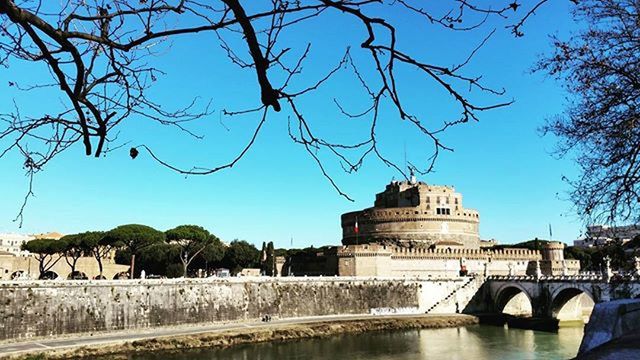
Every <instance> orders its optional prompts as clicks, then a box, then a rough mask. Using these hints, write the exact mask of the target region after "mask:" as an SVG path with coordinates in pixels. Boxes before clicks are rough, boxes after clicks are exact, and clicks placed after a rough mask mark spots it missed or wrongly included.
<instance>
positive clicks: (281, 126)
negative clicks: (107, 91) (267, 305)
mask: <svg viewBox="0 0 640 360" xmlns="http://www.w3.org/2000/svg"><path fill="white" fill-rule="evenodd" d="M570 6H571V5H570V2H551V4H549V5H548V6H546V7H544V8H543V9H541V10H540V11H539V12H538V14H537V15H536V16H535V17H533V18H532V19H531V20H530V21H529V22H528V23H527V26H526V27H525V28H524V30H525V33H526V36H525V37H524V38H521V39H516V38H514V37H513V36H512V35H511V34H510V33H509V31H508V30H506V29H504V28H503V26H504V24H505V23H496V24H494V25H491V24H490V26H488V27H486V28H485V29H484V30H483V31H480V32H478V33H477V34H476V35H472V36H470V35H468V34H451V33H450V32H443V31H441V30H438V29H436V28H434V27H431V26H426V25H425V24H424V22H422V21H419V19H416V18H414V17H405V15H400V14H399V13H398V14H395V13H392V14H390V16H391V17H393V18H394V19H395V20H398V21H399V22H398V31H399V33H400V35H399V36H400V38H401V42H400V45H401V46H402V47H403V48H404V49H407V51H409V52H411V53H412V54H416V55H417V56H420V57H421V58H424V59H428V60H430V61H434V62H439V63H442V64H443V65H451V64H455V63H458V62H460V61H461V60H463V59H464V58H465V57H466V54H467V53H468V51H470V50H471V49H473V47H474V46H475V45H476V44H477V43H478V42H479V41H480V40H481V39H482V37H483V36H484V35H486V34H487V33H488V32H489V31H490V30H491V29H492V28H493V27H496V28H497V32H496V34H495V35H494V36H493V37H492V38H491V40H490V41H489V42H488V43H487V45H486V46H485V47H484V48H483V49H481V51H480V52H479V53H478V54H477V55H476V57H475V58H474V59H473V61H472V63H471V64H469V66H468V67H467V73H468V74H482V75H483V78H484V79H485V80H486V82H487V83H488V84H489V85H492V86H495V87H498V88H501V87H504V88H505V89H506V90H507V95H506V96H505V97H504V98H503V99H502V100H507V101H508V100H511V99H514V100H515V103H514V104H513V105H511V106H509V107H506V108H502V109H498V110H493V111H490V112H485V113H482V114H481V116H480V119H481V121H480V122H478V123H470V124H466V125H464V126H461V127H457V128H454V129H452V130H450V131H449V132H447V133H446V135H445V136H444V137H443V140H444V141H445V142H446V144H447V145H448V146H451V147H453V148H454V149H455V151H454V152H452V153H445V154H442V155H441V156H440V158H439V159H438V162H437V166H436V171H435V172H434V173H432V174H429V175H427V176H424V177H421V180H423V181H426V182H428V183H433V184H446V185H454V186H455V187H456V189H457V190H458V191H459V192H461V193H462V194H463V196H464V205H465V206H466V207H470V208H475V209H477V210H478V211H479V212H480V214H481V226H480V231H481V236H482V238H485V239H489V238H495V239H497V240H498V241H499V242H501V243H514V242H518V241H521V240H526V239H531V238H533V237H543V238H547V237H548V226H549V224H551V225H552V227H553V237H554V239H557V240H562V241H565V242H571V241H572V240H573V239H575V238H577V237H578V236H579V235H580V233H581V230H582V227H583V226H582V223H581V222H580V221H579V219H577V218H576V217H575V216H574V215H573V212H572V210H571V203H570V202H569V201H567V200H565V199H564V198H565V197H566V195H565V193H566V191H567V190H568V188H567V185H566V184H564V183H563V181H562V180H561V177H562V175H568V176H575V174H576V169H575V167H574V165H573V163H572V162H571V159H561V160H558V159H556V158H554V157H553V156H552V155H551V151H552V149H553V147H554V143H555V141H556V140H555V139H553V138H551V137H544V138H542V137H541V136H540V134H539V133H538V131H537V129H538V128H539V127H540V126H541V125H542V124H543V123H544V121H545V119H546V118H548V117H550V116H553V115H555V114H558V113H561V112H562V109H563V103H564V101H565V97H566V96H567V95H566V94H565V93H564V92H563V90H562V88H561V87H560V84H558V83H557V82H555V81H554V80H553V79H549V78H545V76H544V75H542V74H531V73H530V69H531V68H532V67H533V65H534V64H535V61H536V59H537V58H538V56H539V55H540V54H542V53H544V52H545V51H548V50H549V44H550V41H549V38H548V36H549V35H550V34H559V35H560V36H566V35H567V34H568V32H569V31H571V30H572V28H573V27H574V26H575V25H574V24H573V23H572V20H571V17H570V14H569V8H570ZM328 19H329V21H330V22H331V26H326V23H321V22H312V23H310V24H308V25H305V26H302V27H301V28H299V29H297V30H296V31H295V32H294V33H291V34H289V35H287V37H286V40H287V41H289V42H290V44H292V47H293V52H294V53H295V51H300V49H303V48H304V45H305V44H306V43H307V42H312V43H313V45H312V61H310V63H309V64H307V66H306V67H305V76H307V79H309V78H314V77H315V78H317V77H318V76H320V75H321V74H323V73H324V72H325V71H327V70H328V69H330V68H331V67H332V66H333V65H335V63H336V62H337V61H339V59H340V57H341V54H342V53H341V51H343V50H344V46H346V44H348V43H352V44H356V45H357V44H359V43H360V42H361V41H362V39H363V33H362V31H361V29H360V28H359V27H355V26H354V25H353V23H351V22H347V21H343V20H341V19H340V18H339V17H336V16H333V15H330V17H329V18H328ZM325 21H327V20H325ZM492 26H493V27H492ZM194 49H196V50H195V51H194ZM204 50H208V51H204ZM354 57H355V58H356V59H358V60H359V61H360V60H362V61H365V60H364V59H365V57H364V56H363V54H362V52H361V50H360V49H358V48H357V47H356V48H354ZM156 61H158V63H157V65H158V66H159V67H161V68H162V69H163V70H165V71H166V72H167V75H166V76H163V77H162V78H161V79H160V81H159V82H158V84H157V86H156V87H155V88H154V89H153V93H152V95H153V96H154V98H155V99H156V100H157V101H159V102H161V103H162V104H163V105H166V106H167V107H169V108H170V107H179V106H180V105H183V104H186V103H188V102H189V101H190V99H191V98H193V97H194V96H198V97H200V98H201V99H202V100H201V101H202V102H206V101H208V100H209V99H210V100H211V101H212V105H213V108H214V110H215V112H214V113H213V115H211V116H210V117H208V118H206V119H203V120H201V121H199V122H198V123H196V124H193V125H192V126H191V129H195V130H196V131H198V132H199V133H202V134H204V135H205V139H204V140H203V141H196V140H194V139H191V138H189V137H187V136H184V135H182V134H180V133H179V132H177V131H176V130H175V129H170V128H166V127H162V126H159V125H157V124H153V123H150V122H149V121H147V120H144V119H140V118H136V117H132V118H130V119H127V122H126V123H125V124H124V125H123V126H122V127H121V128H120V135H119V141H121V142H127V141H130V142H131V144H133V145H137V144H142V143H144V144H148V145H149V146H151V147H152V148H153V149H154V150H156V152H157V153H158V154H159V155H160V156H162V157H163V158H166V159H168V160H170V161H173V162H174V163H177V164H179V165H182V166H183V167H185V168H189V167H191V166H193V165H202V166H206V165H210V166H215V165H217V164H220V163H222V162H224V161H226V160H227V159H230V158H232V157H233V156H234V154H235V153H237V151H238V150H239V149H240V148H241V147H242V146H243V145H244V143H245V142H246V141H247V139H248V138H249V136H250V135H251V129H252V128H251V126H254V125H255V124H256V123H257V121H258V119H257V118H256V116H243V117H235V118H227V117H224V116H222V115H221V113H220V111H221V109H223V108H224V109H239V108H242V107H250V106H251V105H255V104H256V102H257V101H258V96H259V93H258V90H257V88H256V85H255V76H254V74H253V73H252V72H251V71H241V70H238V69H237V68H235V67H234V66H232V65H230V64H229V62H228V61H227V59H226V58H225V57H224V54H223V53H222V52H221V50H220V48H219V47H218V45H217V41H216V40H215V39H214V38H212V37H211V36H206V37H205V36H199V37H192V38H188V39H184V40H181V41H180V42H175V43H174V44H173V46H172V49H171V51H170V52H169V53H168V54H167V55H166V56H163V57H162V58H159V59H157V60H156ZM11 65H12V66H11V67H10V68H9V69H2V70H1V71H0V93H2V94H3V96H1V97H0V109H1V110H2V112H6V111H9V110H11V109H12V107H13V105H12V102H13V101H16V103H17V104H18V105H19V106H20V107H21V108H22V109H23V112H27V113H31V114H33V115H37V114H41V113H43V112H45V113H46V112H48V111H50V110H49V109H50V107H51V106H56V104H57V103H58V101H59V98H60V95H59V94H56V93H51V92H41V93H22V92H15V90H14V89H13V88H10V87H9V86H8V85H7V84H8V81H9V80H12V81H16V80H17V81H18V82H19V83H24V84H27V83H29V80H32V79H38V78H40V77H42V76H47V73H46V70H44V69H42V68H38V67H32V66H24V65H21V64H20V63H18V62H16V61H14V62H12V64H11ZM418 75H419V74H416V72H415V71H411V70H408V71H400V72H399V80H400V82H401V91H402V94H403V96H404V99H405V104H406V106H407V107H409V108H410V109H412V111H414V112H415V113H416V114H417V115H419V116H420V117H421V119H423V120H424V121H434V122H437V121H440V120H441V119H443V118H450V116H451V115H452V114H455V113H454V112H452V111H454V110H455V109H453V103H452V102H451V100H450V98H449V97H448V96H447V95H446V94H443V93H442V91H441V89H439V88H437V87H436V86H435V85H434V84H433V83H431V82H429V81H426V80H421V79H420V77H419V76H418ZM359 91H361V89H359V88H358V87H357V86H355V85H354V84H353V82H352V81H348V80H347V77H346V76H345V75H342V74H339V75H338V76H336V78H334V79H333V80H331V81H329V82H328V83H327V84H326V86H325V87H323V88H322V89H320V90H319V91H318V92H317V93H316V94H314V96H308V97H305V98H302V99H301V100H300V104H301V106H302V107H303V109H304V111H305V114H306V115H307V116H308V118H309V119H310V120H311V122H312V123H313V124H314V126H315V129H317V131H318V133H319V134H323V135H331V136H334V137H337V138H338V139H346V140H354V139H358V138H359V135H361V134H362V131H363V130H362V129H364V127H363V126H364V124H361V123H357V122H354V123H345V122H344V119H342V118H339V117H337V116H336V109H335V106H331V105H332V104H333V103H332V101H331V99H332V98H333V97H334V96H337V97H339V98H340V99H341V101H342V103H343V104H346V105H347V106H349V107H350V108H352V109H358V108H361V107H362V106H363V105H364V103H363V102H362V101H361V97H360V96H358V94H361V93H359ZM469 96H470V97H471V98H472V99H474V100H476V101H477V102H478V103H487V102H490V101H496V100H497V101H500V99H495V98H490V97H487V96H486V95H484V94H481V93H477V92H474V93H471V94H470V95H469ZM452 109H453V110H452ZM286 115H287V114H272V116H270V117H269V122H268V123H267V124H266V127H265V129H264V132H263V133H262V134H261V136H260V137H259V138H258V140H257V142H256V143H255V145H254V147H253V149H252V150H251V151H250V152H249V153H248V154H247V156H246V157H245V158H244V159H242V160H241V162H240V163H238V165H237V166H236V167H234V168H233V169H231V170H227V171H223V172H220V173H217V174H213V175H209V176H205V177H195V176H191V177H184V176H181V175H179V174H176V173H173V172H171V171H169V170H167V169H165V168H162V167H160V166H159V165H158V164H156V163H155V162H153V161H152V160H151V159H149V157H148V156H145V154H144V153H143V154H141V156H140V157H139V158H138V159H136V160H135V161H132V160H131V159H130V158H129V157H128V147H124V148H123V149H121V150H119V151H115V152H113V153H111V154H109V156H107V157H104V158H100V159H94V158H87V157H85V156H84V155H83V149H82V148H81V147H74V148H72V149H70V151H67V152H66V153H64V154H62V155H60V156H59V157H58V158H56V159H55V160H54V161H52V162H51V163H50V164H49V165H48V166H47V168H46V169H45V171H44V172H42V173H40V174H38V176H37V177H36V179H35V183H34V191H35V195H36V196H35V198H32V199H31V200H30V201H29V205H28V207H27V209H26V212H25V220H24V225H23V227H22V229H19V228H18V227H17V224H16V223H14V222H13V221H12V220H13V218H14V217H15V215H16V213H17V211H18V208H19V206H20V204H21V201H22V198H23V196H24V193H25V191H26V189H27V179H26V178H25V177H24V173H23V171H22V170H21V159H20V157H19V156H17V154H10V155H9V156H7V157H5V158H4V159H2V160H0V174H1V176H0V179H1V180H0V232H5V231H11V232H26V233H36V232H46V231H59V232H62V233H72V232H78V231H85V230H94V229H95V230H108V229H110V228H112V227H115V226H117V225H120V224H126V223H143V224H148V225H151V226H154V227H156V228H158V229H161V230H165V229H168V228H171V227H173V226H176V225H179V224H184V223H193V224H199V225H202V226H204V227H206V228H208V229H209V230H210V231H211V232H213V233H215V234H217V235H218V236H219V237H220V238H222V239H224V240H226V241H230V240H233V239H235V238H239V239H246V240H248V241H250V242H253V243H255V244H260V243H262V241H274V243H275V244H276V246H288V245H289V242H290V238H291V237H293V238H294V246H296V247H302V246H309V245H314V246H320V245H325V244H339V242H340V236H341V229H340V214H342V213H344V212H347V211H353V210H357V209H361V208H364V207H368V206H371V205H372V204H373V200H374V197H375V193H377V192H380V191H382V190H383V189H384V186H385V185H386V184H387V183H388V182H389V181H390V180H391V179H392V178H393V177H394V176H395V177H396V178H397V177H398V174H397V173H395V172H394V171H393V170H392V169H390V168H387V167H386V166H384V165H383V164H381V163H380V162H379V161H377V160H374V159H373V158H371V159H370V160H368V161H367V162H365V164H364V166H363V168H362V170H361V171H360V172H358V173H357V174H355V175H347V174H344V173H342V172H341V170H340V168H339V167H338V165H337V164H336V163H335V161H332V160H331V159H330V158H329V157H326V159H327V166H328V169H329V170H330V172H331V174H332V175H333V176H334V178H335V180H336V182H337V183H338V184H339V185H340V186H341V187H342V189H343V190H344V191H345V192H347V193H348V194H349V195H350V196H351V197H352V198H353V199H354V200H355V202H349V201H347V200H345V199H344V198H342V197H340V196H339V195H338V194H337V193H336V192H335V190H334V189H333V188H332V187H331V186H330V184H329V183H328V182H327V181H326V180H325V179H324V178H323V177H322V175H321V173H320V171H319V169H318V168H317V166H316V165H315V163H314V162H313V159H312V158H310V157H309V156H308V155H307V154H305V152H304V150H303V149H302V148H300V147H299V146H298V145H295V144H293V143H292V142H291V141H290V140H289V137H288V134H287V117H286ZM223 124H224V125H223ZM379 133H380V137H381V145H382V146H383V149H384V151H385V154H386V155H388V156H389V157H391V158H393V159H394V160H396V161H398V162H400V163H402V162H403V158H404V148H405V146H406V148H407V153H408V157H409V159H410V160H411V161H412V162H414V163H422V164H424V163H425V159H426V157H427V156H428V155H429V154H430V150H431V148H430V146H429V144H424V143H422V142H421V140H420V137H418V136H417V134H416V132H415V131H413V130H411V128H410V127H409V126H408V125H407V124H406V123H403V122H401V121H400V120H398V118H397V116H395V113H394V112H393V111H391V110H388V109H387V110H385V111H383V112H382V120H381V125H380V129H379Z"/></svg>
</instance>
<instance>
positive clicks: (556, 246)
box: [542, 241, 564, 261]
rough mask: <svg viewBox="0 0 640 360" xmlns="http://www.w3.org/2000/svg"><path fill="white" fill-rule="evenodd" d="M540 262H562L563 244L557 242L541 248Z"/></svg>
mask: <svg viewBox="0 0 640 360" xmlns="http://www.w3.org/2000/svg"><path fill="white" fill-rule="evenodd" d="M542 260H550V261H562V260H564V244H563V243H561V242H559V241H552V242H549V243H547V244H545V245H544V246H543V247H542Z"/></svg>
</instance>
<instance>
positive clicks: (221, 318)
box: [0, 278, 477, 341]
mask: <svg viewBox="0 0 640 360" xmlns="http://www.w3.org/2000/svg"><path fill="white" fill-rule="evenodd" d="M467 282H469V279H455V280H442V279H440V280H418V279H402V278H397V279H373V278H290V279H287V278H278V279H273V278H253V279H251V278H245V279H235V278H232V279H187V280H184V279H181V280H179V279H175V280H120V281H106V280H105V281H40V282H0V304H1V306H0V341H3V340H10V341H13V340H17V339H28V338H34V337H51V336H59V335H64V334H78V333H92V332H103V331H117V330H127V329H144V328H152V327H159V326H174V325H183V324H197V323H213V322H231V321H247V320H257V319H260V318H261V317H262V316H263V315H264V314H270V315H272V316H273V317H274V318H276V317H277V318H293V317H305V316H322V315H341V314H370V313H394V312H404V313H406V312H415V313H424V312H425V311H426V310H427V309H430V308H432V307H433V305H434V304H438V306H436V308H434V309H431V310H432V312H435V313H437V312H455V309H456V308H458V309H463V308H464V306H465V304H466V303H465V301H466V302H468V301H469V299H470V296H472V295H468V294H470V293H472V292H474V290H473V289H472V288H473V287H474V286H476V287H477V284H475V283H477V281H475V283H474V284H471V286H470V284H467V285H466V286H465V287H464V289H463V290H464V291H462V290H460V291H461V292H465V296H461V297H460V298H455V302H457V303H458V304H457V305H456V304H454V303H451V299H452V298H453V297H452V296H449V298H448V299H447V301H445V302H444V303H443V304H439V302H440V300H443V299H444V297H446V296H447V295H449V294H451V293H455V292H457V291H458V290H457V289H459V288H461V287H462V286H463V285H464V284H466V283H467ZM467 298H469V299H467ZM465 299H466V300H465Z"/></svg>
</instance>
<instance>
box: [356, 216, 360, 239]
mask: <svg viewBox="0 0 640 360" xmlns="http://www.w3.org/2000/svg"><path fill="white" fill-rule="evenodd" d="M355 231H356V245H359V240H358V237H359V236H360V229H359V228H358V217H357V216H356V227H355Z"/></svg>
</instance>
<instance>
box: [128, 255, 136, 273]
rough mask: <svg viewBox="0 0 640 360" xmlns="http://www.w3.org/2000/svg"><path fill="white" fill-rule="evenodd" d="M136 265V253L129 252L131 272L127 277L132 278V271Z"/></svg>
mask: <svg viewBox="0 0 640 360" xmlns="http://www.w3.org/2000/svg"><path fill="white" fill-rule="evenodd" d="M135 265H136V254H131V269H130V271H131V273H130V274H129V279H133V273H134V270H135Z"/></svg>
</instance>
